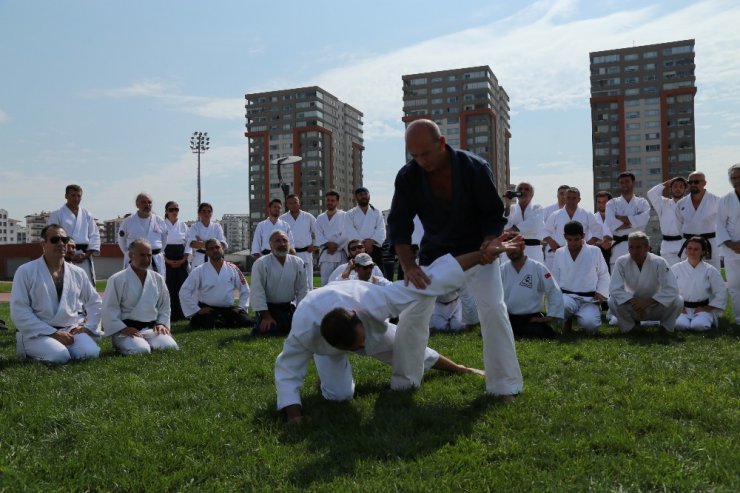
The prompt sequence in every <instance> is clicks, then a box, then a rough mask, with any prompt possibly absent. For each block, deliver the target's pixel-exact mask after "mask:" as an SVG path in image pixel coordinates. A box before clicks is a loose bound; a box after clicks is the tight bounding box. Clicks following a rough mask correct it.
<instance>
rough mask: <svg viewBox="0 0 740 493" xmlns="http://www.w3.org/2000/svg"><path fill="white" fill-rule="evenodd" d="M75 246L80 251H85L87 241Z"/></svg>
mask: <svg viewBox="0 0 740 493" xmlns="http://www.w3.org/2000/svg"><path fill="white" fill-rule="evenodd" d="M75 248H76V249H77V250H79V251H81V252H87V243H80V244H75Z"/></svg>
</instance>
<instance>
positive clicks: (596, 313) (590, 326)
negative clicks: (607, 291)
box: [563, 293, 601, 332]
mask: <svg viewBox="0 0 740 493" xmlns="http://www.w3.org/2000/svg"><path fill="white" fill-rule="evenodd" d="M563 305H564V306H565V317H564V318H565V320H568V319H571V318H573V317H575V318H576V321H577V322H578V326H579V327H580V328H581V329H582V330H583V331H584V332H597V331H598V330H599V326H600V325H601V305H600V304H599V303H597V302H595V301H593V298H586V297H583V296H573V295H571V294H568V293H563Z"/></svg>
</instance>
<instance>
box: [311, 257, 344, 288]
mask: <svg viewBox="0 0 740 493" xmlns="http://www.w3.org/2000/svg"><path fill="white" fill-rule="evenodd" d="M343 263H344V262H321V263H320V264H319V270H320V271H321V285H322V286H326V285H327V284H329V279H330V278H331V273H332V272H334V269H336V268H337V267H339V266H340V265H342V264H343ZM311 282H313V274H311Z"/></svg>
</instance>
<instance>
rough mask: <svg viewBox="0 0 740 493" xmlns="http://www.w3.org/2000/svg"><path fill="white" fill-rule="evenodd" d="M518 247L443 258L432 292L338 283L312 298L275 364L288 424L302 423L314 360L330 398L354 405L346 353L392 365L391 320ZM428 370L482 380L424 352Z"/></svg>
mask: <svg viewBox="0 0 740 493" xmlns="http://www.w3.org/2000/svg"><path fill="white" fill-rule="evenodd" d="M517 242H518V243H522V240H521V237H518V238H517V239H515V241H512V242H503V241H500V240H495V241H492V242H491V243H490V244H489V245H488V247H487V249H486V250H485V251H476V252H471V253H467V254H463V255H460V256H458V257H457V258H454V257H452V256H451V255H449V254H448V255H445V256H442V257H440V258H439V259H437V260H436V261H435V262H434V263H432V265H430V266H429V267H428V268H427V267H425V272H426V274H427V275H428V277H429V278H430V279H431V284H430V285H428V286H427V287H426V289H419V288H416V287H414V286H413V285H408V286H404V282H403V281H398V282H395V283H393V284H390V285H387V286H377V285H375V284H371V283H369V282H364V281H359V280H357V281H344V282H334V283H330V284H328V285H326V286H324V287H322V288H321V289H315V290H313V291H311V292H310V293H309V294H308V295H307V296H306V297H305V298H304V299H303V301H302V302H301V304H300V305H299V306H298V309H297V310H296V312H295V315H294V316H293V327H292V329H291V332H290V335H289V336H288V338H287V339H286V340H285V342H284V344H283V350H282V352H281V353H280V355H278V357H277V360H276V361H275V386H276V389H277V407H278V409H279V410H280V409H282V410H284V411H285V416H286V418H287V420H288V421H299V420H300V419H301V412H302V410H301V397H300V389H301V387H302V386H303V382H304V379H305V377H306V371H307V369H308V364H309V362H310V361H311V357H313V359H314V361H315V363H316V369H317V371H318V374H319V378H320V380H321V393H322V395H323V396H324V398H326V399H328V400H334V401H343V400H348V399H351V398H352V396H353V394H354V388H355V385H354V380H353V378H352V367H351V366H350V363H349V359H348V357H347V353H348V352H350V351H351V352H354V353H355V354H358V355H363V356H372V357H373V358H376V359H378V360H380V361H382V362H384V363H387V364H388V365H391V364H392V362H393V350H394V342H395V335H396V327H395V325H393V324H390V323H389V322H388V318H390V317H393V316H397V315H398V314H400V313H401V312H402V311H404V310H412V309H414V305H415V304H417V303H420V302H421V303H426V298H427V297H436V296H438V295H440V294H444V293H447V292H449V291H451V290H453V289H457V288H459V287H460V286H461V285H462V284H463V282H464V281H465V273H464V272H463V271H464V270H467V269H469V268H471V267H473V266H475V265H478V264H479V263H490V262H492V261H493V259H494V258H495V256H496V255H497V254H499V253H501V252H503V251H505V250H506V249H507V248H513V247H514V245H515V244H518V243H517ZM423 367H424V368H423V369H424V370H428V369H430V368H437V369H440V370H444V371H449V372H454V373H471V372H472V373H478V374H482V372H481V371H480V370H474V369H470V368H466V367H464V366H462V365H458V364H457V363H454V362H452V361H450V360H449V359H447V358H445V357H443V356H441V355H439V354H438V353H437V352H435V351H434V350H432V349H429V348H426V349H425V351H424V360H423Z"/></svg>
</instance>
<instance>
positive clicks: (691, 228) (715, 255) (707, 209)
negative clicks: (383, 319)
mask: <svg viewBox="0 0 740 493" xmlns="http://www.w3.org/2000/svg"><path fill="white" fill-rule="evenodd" d="M688 182H689V194H688V195H687V196H686V197H684V198H682V199H681V200H679V201H678V204H677V205H676V219H677V220H678V226H679V229H680V231H681V235H683V237H684V239H685V240H686V241H684V244H683V245H682V246H681V249H680V250H679V252H678V256H679V257H681V259H682V260H685V259H686V255H685V253H684V250H685V249H686V243H688V240H689V238H691V237H692V236H701V237H702V238H704V239H705V240H707V241H708V242H709V250H708V251H707V252H706V254H705V255H704V261H705V262H708V263H710V264H712V265H713V266H714V267H715V268H716V269H717V270H719V269H720V263H719V255H720V252H719V251H718V249H717V238H716V236H717V205H718V204H719V197H717V196H716V195H714V194H713V193H710V192H707V190H706V189H705V187H706V186H707V180H706V178H705V177H704V173H702V172H701V171H694V172H693V173H691V174H690V175H689V180H688Z"/></svg>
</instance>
